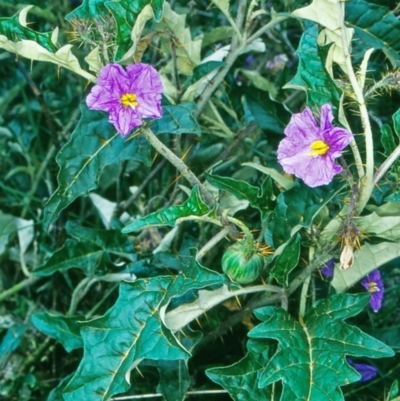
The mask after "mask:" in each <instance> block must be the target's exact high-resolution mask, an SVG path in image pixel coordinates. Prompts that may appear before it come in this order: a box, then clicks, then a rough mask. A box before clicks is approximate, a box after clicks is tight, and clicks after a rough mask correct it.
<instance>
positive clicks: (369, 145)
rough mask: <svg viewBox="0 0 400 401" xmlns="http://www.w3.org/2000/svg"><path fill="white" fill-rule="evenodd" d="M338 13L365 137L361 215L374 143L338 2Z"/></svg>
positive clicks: (370, 180)
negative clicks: (364, 167)
mask: <svg viewBox="0 0 400 401" xmlns="http://www.w3.org/2000/svg"><path fill="white" fill-rule="evenodd" d="M337 7H338V13H339V15H340V20H341V28H342V32H341V34H342V35H341V36H342V45H343V52H344V56H345V60H346V68H347V75H348V77H349V80H350V83H351V86H352V88H353V91H354V94H355V96H356V100H357V103H358V108H359V110H360V116H361V124H362V126H363V128H364V137H365V150H366V169H365V176H364V177H360V179H361V180H360V181H361V185H360V195H359V198H358V204H357V211H358V213H361V212H362V210H363V209H364V207H365V205H366V204H367V202H368V200H369V198H370V196H371V193H372V190H373V187H374V185H373V177H374V143H373V138H372V129H371V123H370V121H369V116H368V110H367V107H366V105H365V100H364V95H363V91H362V89H361V87H360V84H359V83H358V80H357V77H356V74H355V73H354V69H353V65H352V63H351V55H350V51H349V43H348V38H347V32H346V29H347V28H346V25H345V22H344V3H343V2H338V3H337Z"/></svg>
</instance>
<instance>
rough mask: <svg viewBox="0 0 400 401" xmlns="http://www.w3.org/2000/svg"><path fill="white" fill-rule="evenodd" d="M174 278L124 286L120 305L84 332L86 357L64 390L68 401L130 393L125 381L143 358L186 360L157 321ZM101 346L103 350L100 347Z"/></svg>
mask: <svg viewBox="0 0 400 401" xmlns="http://www.w3.org/2000/svg"><path fill="white" fill-rule="evenodd" d="M172 280H173V279H172V277H156V278H152V279H150V280H147V279H146V280H137V281H136V282H134V283H133V284H126V283H122V284H121V286H120V295H119V298H118V300H117V302H116V304H115V305H114V306H113V307H112V308H111V309H110V310H109V311H108V312H107V313H106V314H105V315H104V316H102V317H100V318H98V319H95V320H92V321H89V322H86V323H84V324H83V328H82V329H81V333H82V339H83V343H84V349H85V353H84V357H83V359H82V361H81V364H80V365H79V367H78V369H77V371H76V373H75V375H74V376H73V378H72V380H71V381H70V382H69V383H68V385H67V386H66V388H65V389H64V391H63V395H64V400H65V401H74V400H77V399H78V400H86V401H100V400H102V401H103V400H104V401H105V400H108V399H109V398H110V397H111V396H113V395H114V394H117V393H122V392H125V391H127V390H128V389H129V384H128V382H127V381H126V379H125V377H126V375H127V374H128V372H129V371H130V370H131V369H132V368H133V367H134V366H135V365H136V364H137V363H138V362H140V360H141V359H143V358H148V359H156V360H158V359H163V360H175V359H184V358H187V357H188V353H187V351H186V350H185V349H184V348H183V347H182V346H181V345H180V344H179V342H178V341H177V340H176V339H175V337H174V336H173V335H172V333H170V332H169V331H168V330H166V329H165V328H164V327H162V324H161V321H160V318H159V316H158V312H157V311H158V309H159V307H160V304H161V303H162V302H163V301H164V300H165V296H166V293H167V289H168V286H169V285H170V284H171V282H172ZM99 344H101V346H99Z"/></svg>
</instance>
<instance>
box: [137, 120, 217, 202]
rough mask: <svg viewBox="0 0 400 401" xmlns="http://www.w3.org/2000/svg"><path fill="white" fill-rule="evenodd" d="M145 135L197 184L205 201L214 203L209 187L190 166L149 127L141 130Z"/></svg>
mask: <svg viewBox="0 0 400 401" xmlns="http://www.w3.org/2000/svg"><path fill="white" fill-rule="evenodd" d="M141 132H142V134H143V136H144V137H145V138H146V139H147V140H148V141H149V143H150V145H151V146H153V148H154V149H155V150H156V151H157V152H158V153H160V154H161V155H162V156H164V157H165V158H166V159H167V160H168V161H169V162H170V163H171V164H173V165H174V166H175V167H176V168H177V169H178V171H179V172H180V173H181V174H182V175H183V176H184V177H185V178H186V179H187V180H188V181H189V183H190V185H192V186H193V187H194V186H195V185H197V186H198V187H199V190H200V193H201V195H202V196H203V198H204V201H205V202H206V203H207V205H208V206H212V205H214V203H215V201H214V197H213V196H212V194H211V193H210V192H209V191H208V190H207V188H206V187H205V186H204V185H203V184H202V183H201V182H200V181H199V179H198V178H197V177H196V176H195V175H194V174H193V173H192V172H191V171H190V169H189V167H188V166H187V165H186V164H185V163H184V162H183V161H182V160H181V159H180V158H179V157H178V156H176V155H175V154H174V153H173V152H172V151H171V150H170V149H169V148H168V147H167V146H165V145H164V144H163V143H162V142H161V141H160V140H159V139H158V138H157V137H156V136H155V135H154V133H153V132H152V131H151V130H150V129H149V128H143V129H142V130H141Z"/></svg>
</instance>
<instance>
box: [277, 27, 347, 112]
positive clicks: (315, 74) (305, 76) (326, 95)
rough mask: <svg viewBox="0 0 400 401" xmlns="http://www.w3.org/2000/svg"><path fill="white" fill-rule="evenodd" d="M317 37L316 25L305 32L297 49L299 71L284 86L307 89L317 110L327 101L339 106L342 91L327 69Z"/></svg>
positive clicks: (336, 106) (334, 106) (309, 97)
mask: <svg viewBox="0 0 400 401" xmlns="http://www.w3.org/2000/svg"><path fill="white" fill-rule="evenodd" d="M317 37H318V27H317V26H316V25H314V26H312V27H311V28H309V29H307V30H306V31H305V32H304V33H303V35H302V37H301V40H300V44H299V47H298V49H297V54H298V56H299V66H298V68H297V73H296V75H295V76H294V78H293V79H292V80H291V81H290V82H288V83H287V84H286V85H285V86H284V88H285V89H300V90H303V91H306V93H307V104H308V106H310V107H311V108H312V109H314V110H316V111H319V110H320V108H321V106H322V105H323V104H325V103H331V104H332V106H333V108H334V109H336V108H338V106H339V102H340V96H341V91H340V89H339V88H338V87H337V86H336V84H335V82H334V81H333V80H332V78H331V77H330V75H329V74H328V72H327V71H326V68H325V66H324V63H323V60H322V58H321V55H322V53H323V52H324V50H323V49H321V48H320V47H319V46H318V44H317Z"/></svg>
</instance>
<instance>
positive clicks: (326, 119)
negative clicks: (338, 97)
mask: <svg viewBox="0 0 400 401" xmlns="http://www.w3.org/2000/svg"><path fill="white" fill-rule="evenodd" d="M332 121H333V113H332V106H331V104H330V103H327V104H324V105H323V106H322V107H321V118H320V124H319V126H320V128H321V131H322V132H324V131H327V130H331V129H332V128H333V125H332Z"/></svg>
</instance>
